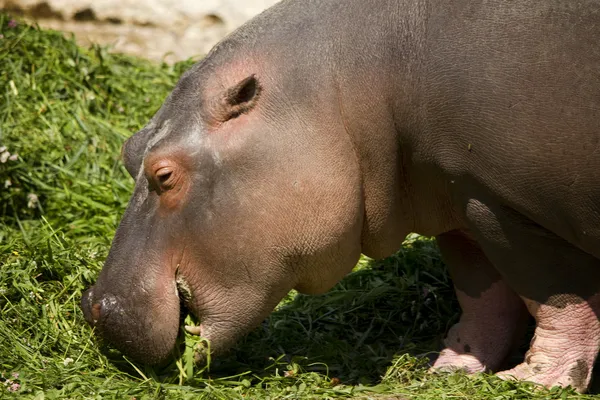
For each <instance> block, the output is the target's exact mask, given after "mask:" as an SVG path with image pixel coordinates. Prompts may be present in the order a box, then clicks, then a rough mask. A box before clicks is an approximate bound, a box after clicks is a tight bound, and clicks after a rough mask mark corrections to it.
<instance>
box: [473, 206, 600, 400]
mask: <svg viewBox="0 0 600 400" xmlns="http://www.w3.org/2000/svg"><path fill="white" fill-rule="evenodd" d="M467 217H468V220H469V222H470V224H471V232H472V233H473V235H474V237H475V239H476V240H477V243H479V245H480V246H481V248H482V250H483V251H484V252H485V254H486V256H487V257H488V259H489V260H490V261H491V262H492V263H493V265H494V266H495V267H496V269H497V270H498V271H499V272H500V273H501V274H502V276H503V279H504V281H505V282H506V283H507V284H508V286H510V288H512V289H513V290H514V291H515V292H516V293H518V294H519V296H521V298H522V299H523V301H524V303H525V304H526V306H527V309H528V310H529V313H530V314H531V315H533V317H534V318H535V320H536V329H535V333H534V337H533V339H532V341H531V345H530V348H529V351H528V352H527V355H526V357H525V360H524V362H523V363H522V364H519V365H518V366H517V367H515V368H513V369H511V370H508V371H504V372H501V373H499V374H498V375H499V376H500V377H502V378H515V379H519V380H526V381H530V382H534V383H538V384H541V385H544V386H546V387H552V386H569V385H570V386H572V387H573V388H574V389H576V390H578V391H580V392H584V391H586V390H587V388H588V386H589V383H590V379H591V375H592V368H593V365H594V362H595V360H596V357H597V355H598V351H599V350H600V321H599V318H598V317H599V316H600V259H598V258H596V257H595V256H593V255H591V254H589V253H587V252H585V251H583V250H582V249H580V248H579V247H577V246H575V245H574V244H571V243H569V242H567V241H566V240H565V239H563V238H562V237H560V236H559V235H558V234H556V233H554V232H552V231H550V230H548V229H546V228H544V227H543V226H541V225H539V224H537V223H536V222H534V221H532V220H530V219H528V218H527V217H525V216H523V215H521V214H519V213H518V212H516V211H515V210H512V209H510V208H509V207H503V206H498V205H495V204H493V203H492V204H485V203H483V202H479V201H476V200H470V201H469V203H468V206H467Z"/></svg>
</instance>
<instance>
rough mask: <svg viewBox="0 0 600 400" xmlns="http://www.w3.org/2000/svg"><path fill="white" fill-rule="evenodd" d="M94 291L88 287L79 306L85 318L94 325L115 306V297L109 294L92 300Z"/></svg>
mask: <svg viewBox="0 0 600 400" xmlns="http://www.w3.org/2000/svg"><path fill="white" fill-rule="evenodd" d="M94 297H95V296H94V292H93V291H92V289H89V290H88V291H87V292H85V293H84V295H83V297H82V299H81V308H82V310H83V315H84V317H85V320H86V321H87V322H88V323H89V324H90V325H91V326H96V325H97V324H98V323H99V322H100V321H102V320H104V319H106V317H107V315H108V314H110V313H111V312H112V311H113V310H115V309H116V308H117V305H118V304H117V299H116V298H115V296H113V295H111V294H105V295H104V296H103V297H102V299H100V301H94Z"/></svg>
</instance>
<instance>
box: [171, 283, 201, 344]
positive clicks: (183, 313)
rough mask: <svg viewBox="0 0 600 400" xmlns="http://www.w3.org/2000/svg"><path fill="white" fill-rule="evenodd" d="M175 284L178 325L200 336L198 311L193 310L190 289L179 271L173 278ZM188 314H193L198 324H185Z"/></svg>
mask: <svg viewBox="0 0 600 400" xmlns="http://www.w3.org/2000/svg"><path fill="white" fill-rule="evenodd" d="M175 286H176V287H177V294H178V296H179V305H180V306H179V310H180V325H183V327H184V329H185V331H186V332H188V333H189V334H191V335H196V336H202V331H203V327H202V323H201V320H200V317H199V313H198V312H197V311H195V310H194V306H193V303H192V300H193V295H192V290H191V289H190V286H189V285H188V283H187V282H186V280H185V278H183V276H182V275H181V274H179V273H177V275H176V278H175ZM188 315H192V316H194V317H195V318H196V319H197V320H198V322H199V323H198V325H185V319H186V317H187V316H188Z"/></svg>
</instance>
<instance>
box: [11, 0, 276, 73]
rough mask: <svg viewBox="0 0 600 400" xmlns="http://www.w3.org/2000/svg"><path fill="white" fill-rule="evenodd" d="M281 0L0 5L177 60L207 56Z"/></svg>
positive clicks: (136, 51)
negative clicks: (241, 26)
mask: <svg viewBox="0 0 600 400" xmlns="http://www.w3.org/2000/svg"><path fill="white" fill-rule="evenodd" d="M277 1H278V0H44V1H42V0H0V9H1V10H5V11H9V12H12V13H13V14H17V15H22V16H25V17H26V18H27V19H29V20H33V21H36V22H37V23H39V24H40V26H42V27H45V28H51V29H56V30H60V31H65V32H73V33H74V34H75V37H76V38H77V41H78V42H79V43H80V44H82V45H84V46H86V45H89V44H90V43H100V44H108V45H111V46H112V47H113V51H116V52H122V53H128V54H133V55H137V56H142V57H146V58H150V59H153V60H157V61H166V62H174V61H179V60H184V59H186V58H189V57H197V56H202V55H204V54H206V53H207V52H208V51H209V50H210V48H211V47H212V46H213V45H214V44H215V43H217V42H218V41H219V40H220V39H221V38H222V37H224V36H225V35H226V34H227V33H229V32H231V31H232V30H234V29H235V28H237V27H238V26H240V25H241V24H243V23H244V22H245V21H246V20H248V19H250V18H251V17H253V16H254V15H256V14H258V13H259V12H261V11H262V10H264V9H265V8H267V7H269V6H271V5H273V4H275V3H276V2H277Z"/></svg>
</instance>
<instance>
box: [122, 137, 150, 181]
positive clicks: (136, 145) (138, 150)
mask: <svg viewBox="0 0 600 400" xmlns="http://www.w3.org/2000/svg"><path fill="white" fill-rule="evenodd" d="M150 132H151V130H150V129H147V128H144V129H142V130H141V131H139V132H137V133H136V134H134V135H133V136H132V137H130V138H129V139H127V140H126V141H125V143H123V147H121V158H123V164H125V168H126V169H127V172H129V175H131V177H132V178H133V179H136V178H137V176H138V173H139V172H140V168H141V166H142V161H143V159H144V151H145V150H146V144H147V143H148V138H149V134H150Z"/></svg>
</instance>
